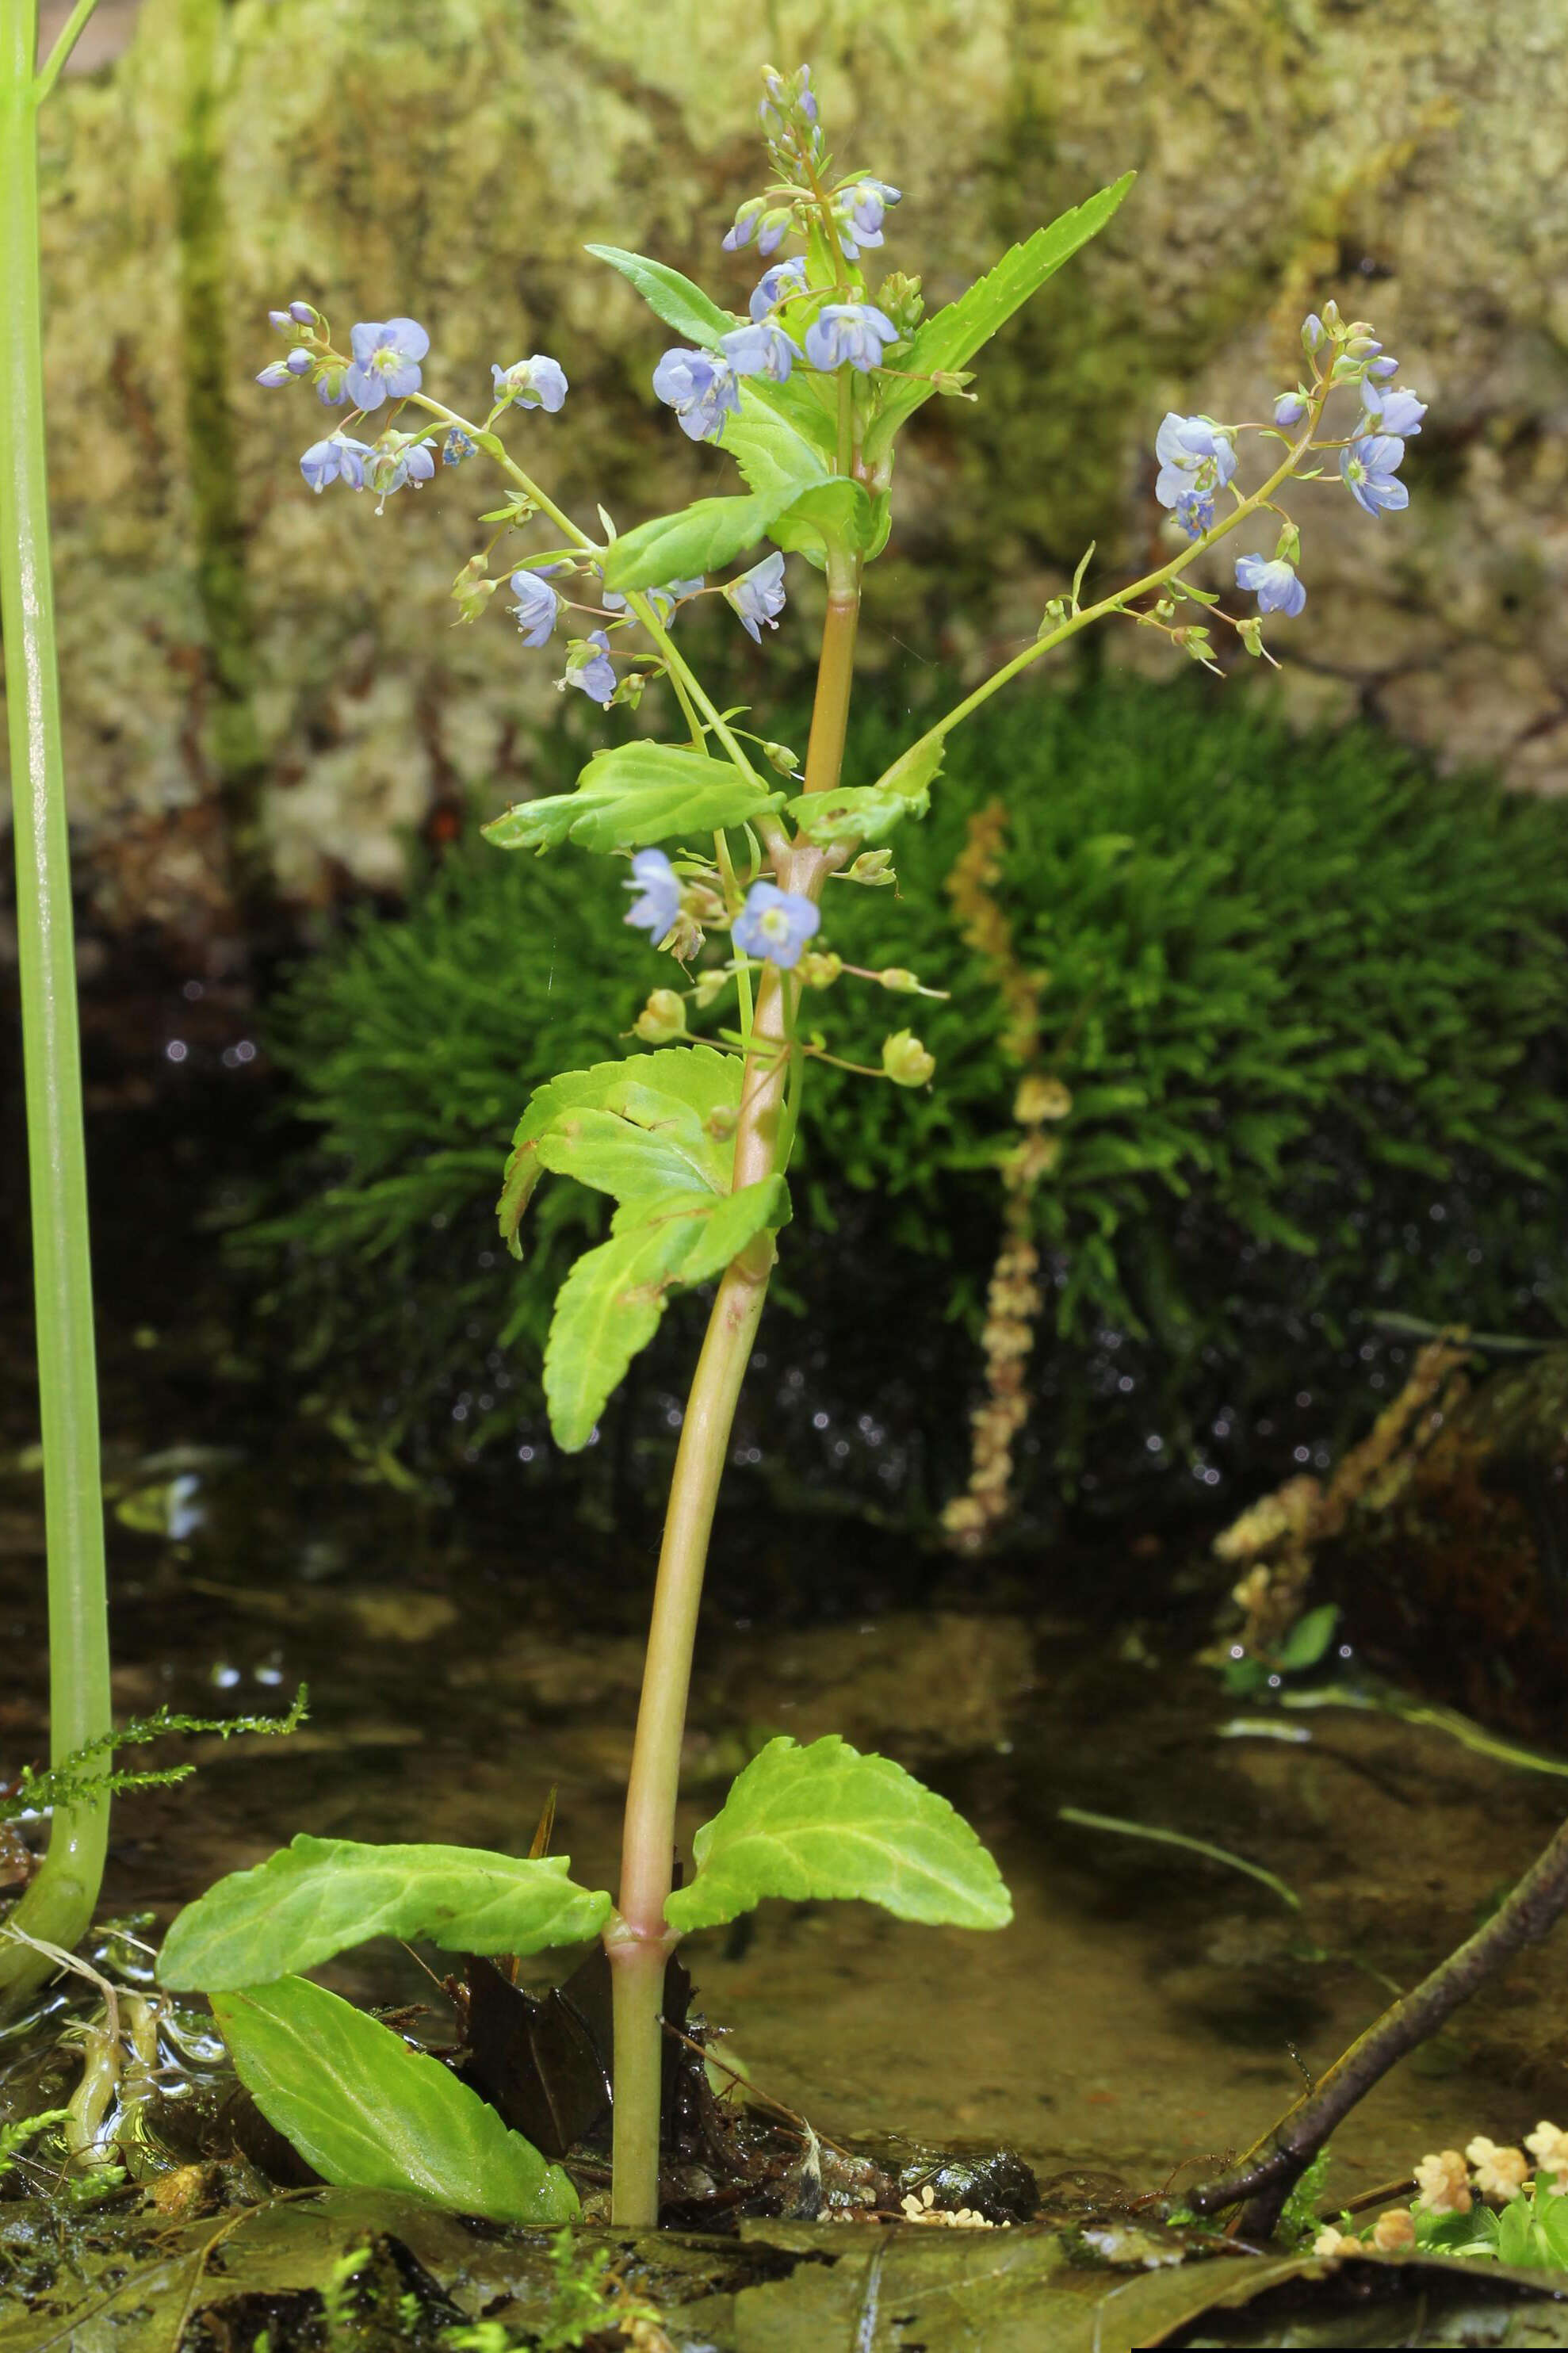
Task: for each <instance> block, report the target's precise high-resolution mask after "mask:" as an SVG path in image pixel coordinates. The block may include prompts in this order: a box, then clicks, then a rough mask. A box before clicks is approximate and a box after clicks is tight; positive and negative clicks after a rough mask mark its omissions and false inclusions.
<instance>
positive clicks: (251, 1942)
mask: <svg viewBox="0 0 1568 2353" xmlns="http://www.w3.org/2000/svg"><path fill="white" fill-rule="evenodd" d="M570 1869H571V1863H570V1862H569V1861H567V1860H566V1859H565V1858H563V1856H560V1855H550V1856H546V1857H542V1858H541V1859H539V1860H537V1861H535V1860H533V1859H531V1858H529V1857H519V1856H515V1855H509V1854H490V1853H487V1852H485V1851H484V1850H483V1849H482V1848H476V1847H466V1846H363V1845H360V1844H359V1843H357V1842H356V1841H354V1840H353V1839H320V1838H309V1837H307V1836H305V1835H304V1834H303V1833H301V1834H300V1837H298V1838H297V1839H295V1840H294V1841H293V1843H292V1844H291V1845H289V1846H287V1847H285V1848H284V1849H283V1850H282V1851H281V1852H279V1853H278V1854H274V1855H269V1856H268V1859H267V1861H266V1862H260V1863H258V1864H257V1865H256V1868H255V1869H254V1870H253V1871H236V1872H231V1873H229V1875H228V1877H227V1878H226V1879H220V1880H219V1881H218V1883H217V1884H216V1887H209V1888H208V1890H207V1892H206V1894H205V1895H202V1896H199V1897H198V1898H197V1900H196V1902H195V1904H187V1905H186V1906H185V1908H184V1911H183V1912H182V1913H181V1914H180V1915H179V1917H178V1919H176V1921H175V1922H174V1926H173V1927H172V1928H171V1929H170V1931H169V1933H168V1936H166V1937H165V1938H164V1940H163V1952H162V1954H161V1956H160V1957H159V1961H158V1975H159V1978H160V1979H161V1980H162V1982H163V1984H164V1985H166V1986H171V1987H175V1988H180V1989H184V1988H186V1987H195V1988H199V1989H200V1990H201V1991H202V1992H203V1993H217V1992H228V1991H232V1990H233V1989H235V1988H237V1987H239V1986H252V1985H257V1984H260V1983H262V1982H265V1981H270V1980H271V1979H272V1978H281V1977H285V1976H287V1975H288V1974H289V1971H290V1970H298V1969H311V1968H315V1967H316V1966H317V1964H318V1963H319V1962H321V1961H325V1960H329V1959H330V1958H331V1956H332V1954H333V1953H340V1952H342V1950H343V1948H344V1947H345V1946H349V1945H360V1944H363V1942H364V1940H365V1938H366V1937H367V1936H405V1937H426V1938H428V1940H429V1942H430V1943H431V1944H433V1945H439V1946H441V1947H443V1949H444V1950H446V1951H447V1952H451V1953H538V1952H542V1951H543V1949H544V1948H545V1947H546V1946H550V1945H576V1944H581V1943H583V1942H584V1939H585V1938H587V1937H589V1936H597V1935H598V1933H599V1930H600V1929H601V1928H602V1927H603V1926H604V1925H605V1920H606V1918H607V1917H608V1915H609V1910H610V1899H609V1897H608V1896H607V1895H605V1894H595V1895H591V1894H589V1893H588V1891H587V1890H586V1889H585V1888H583V1887H577V1886H574V1883H572V1881H571V1880H570V1879H568V1877H567V1875H566V1874H567V1873H568V1871H569V1870H570Z"/></svg>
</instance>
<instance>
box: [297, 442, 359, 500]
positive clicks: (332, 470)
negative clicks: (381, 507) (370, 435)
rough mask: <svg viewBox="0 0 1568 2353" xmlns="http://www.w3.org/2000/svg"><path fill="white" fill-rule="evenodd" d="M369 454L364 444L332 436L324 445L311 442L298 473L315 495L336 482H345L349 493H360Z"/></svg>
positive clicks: (301, 460)
mask: <svg viewBox="0 0 1568 2353" xmlns="http://www.w3.org/2000/svg"><path fill="white" fill-rule="evenodd" d="M370 454H371V451H370V448H369V446H368V445H367V444H366V443H365V442H363V441H352V440H351V439H350V438H349V437H348V435H347V434H346V433H333V434H330V435H329V436H328V438H327V439H326V440H325V441H312V442H311V444H310V448H308V449H307V450H306V452H305V454H304V456H303V457H302V458H301V459H300V472H301V473H302V474H303V475H304V477H305V480H307V481H308V482H309V483H310V488H311V489H312V490H313V491H318V492H319V491H324V490H325V489H326V487H327V484H328V483H329V482H336V481H344V482H346V483H347V484H348V486H349V488H350V490H351V491H363V488H364V461H365V459H367V458H368V457H369V456H370Z"/></svg>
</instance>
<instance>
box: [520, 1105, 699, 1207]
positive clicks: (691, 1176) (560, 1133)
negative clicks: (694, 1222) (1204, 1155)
mask: <svg viewBox="0 0 1568 2353" xmlns="http://www.w3.org/2000/svg"><path fill="white" fill-rule="evenodd" d="M733 1149H734V1148H733V1145H732V1143H731V1141H730V1140H729V1139H725V1140H724V1141H723V1142H722V1143H721V1142H719V1141H717V1140H716V1139H715V1138H714V1137H713V1136H711V1135H710V1134H709V1133H708V1131H707V1129H706V1128H705V1127H704V1126H703V1124H702V1122H701V1120H700V1118H699V1116H698V1114H697V1113H696V1112H695V1111H693V1110H692V1109H691V1107H690V1105H689V1104H688V1103H678V1102H677V1101H676V1099H675V1098H674V1096H673V1095H661V1094H658V1093H656V1092H654V1090H653V1089H652V1088H651V1087H638V1088H632V1087H627V1088H626V1090H625V1094H624V1098H623V1101H622V1102H621V1103H618V1104H617V1106H616V1109H615V1110H613V1111H592V1110H584V1111H568V1112H563V1113H562V1115H561V1117H560V1118H559V1119H558V1120H557V1121H556V1122H555V1124H554V1125H553V1126H552V1128H551V1129H550V1130H549V1132H548V1133H547V1134H544V1135H542V1136H541V1138H540V1140H539V1159H540V1161H541V1163H542V1166H544V1167H546V1168H549V1169H552V1170H553V1171H554V1173H555V1175H556V1176H574V1177H575V1178H576V1179H577V1182H578V1183H579V1185H591V1186H592V1187H593V1188H594V1190H595V1192H596V1193H609V1194H611V1195H613V1197H614V1198H615V1199H616V1200H617V1201H641V1200H652V1199H656V1198H662V1196H664V1195H665V1194H667V1193H671V1192H678V1193H679V1192H696V1193H699V1194H700V1195H701V1196H702V1197H703V1198H704V1199H708V1198H710V1197H711V1196H712V1195H713V1194H714V1193H716V1192H718V1191H719V1190H720V1189H721V1187H722V1185H723V1184H724V1182H725V1176H724V1174H723V1172H724V1169H725V1167H726V1166H727V1164H728V1162H729V1161H730V1160H731V1158H732V1157H733Z"/></svg>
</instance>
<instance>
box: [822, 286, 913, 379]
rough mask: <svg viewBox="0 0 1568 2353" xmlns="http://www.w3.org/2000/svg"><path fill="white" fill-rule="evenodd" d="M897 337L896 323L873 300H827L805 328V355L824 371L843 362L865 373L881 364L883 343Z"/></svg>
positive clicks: (867, 373)
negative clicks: (824, 305)
mask: <svg viewBox="0 0 1568 2353" xmlns="http://www.w3.org/2000/svg"><path fill="white" fill-rule="evenodd" d="M898 340H899V331H898V329H897V327H895V326H894V324H893V322H892V321H891V319H889V316H888V314H887V312H886V311H879V310H878V309H877V307H876V305H875V304H874V303H871V302H829V303H828V305H827V307H826V310H824V311H818V313H817V315H816V318H815V319H814V320H813V321H812V322H811V324H810V326H809V327H808V328H807V329H806V331H805V356H806V358H807V359H808V360H809V361H810V363H811V364H812V366H813V367H814V368H821V369H822V370H824V371H825V372H826V370H828V369H830V368H837V367H843V366H844V365H845V364H848V365H849V366H850V367H852V368H856V369H858V372H859V373H860V375H869V374H870V372H871V370H872V369H873V368H875V367H880V366H881V364H882V348H883V345H884V344H887V343H897V342H898Z"/></svg>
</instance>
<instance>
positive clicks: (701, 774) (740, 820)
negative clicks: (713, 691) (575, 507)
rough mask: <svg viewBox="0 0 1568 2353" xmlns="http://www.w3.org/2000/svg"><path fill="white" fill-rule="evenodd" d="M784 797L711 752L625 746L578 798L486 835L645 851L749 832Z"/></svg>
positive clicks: (521, 813) (525, 805)
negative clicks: (732, 828)
mask: <svg viewBox="0 0 1568 2353" xmlns="http://www.w3.org/2000/svg"><path fill="white" fill-rule="evenodd" d="M618 544H621V545H624V544H625V542H624V541H623V542H619V543H618ZM783 802H784V795H783V794H782V793H766V792H764V791H763V788H762V786H761V785H760V784H758V783H757V782H756V781H755V779H754V778H749V777H747V776H742V773H741V771H740V769H739V768H737V767H735V766H734V765H733V764H732V763H731V762H730V761H728V760H712V759H710V758H709V756H708V754H707V753H705V752H693V751H691V750H689V749H687V748H686V747H684V746H682V745H680V744H640V743H639V744H616V746H615V748H614V750H612V751H609V752H600V753H599V754H596V756H595V758H594V759H592V760H590V761H589V763H588V765H587V766H586V767H585V768H584V771H583V773H582V775H581V776H579V777H578V779H577V789H576V791H575V792H572V793H551V794H549V795H547V796H546V797H544V798H542V799H541V800H534V801H519V802H518V803H517V805H516V807H513V808H510V809H508V810H507V811H506V813H505V815H504V816H501V817H498V818H492V819H491V820H490V822H489V825H487V826H486V827H485V828H483V830H484V835H485V839H486V840H487V841H493V842H494V843H495V845H496V847H497V849H537V850H546V849H558V848H559V847H560V845H561V843H562V842H563V841H568V840H570V841H574V842H575V843H576V844H577V845H578V847H579V848H580V849H597V850H603V851H606V852H608V851H611V850H616V849H646V848H647V845H648V844H649V843H650V842H655V841H668V839H670V838H671V836H672V835H675V834H686V833H691V834H698V833H714V832H717V831H718V830H719V829H720V828H721V827H723V826H729V825H744V824H746V823H747V822H748V820H752V819H754V818H758V817H760V816H762V815H763V814H764V812H765V811H767V810H768V809H775V808H779V807H782V806H783Z"/></svg>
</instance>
